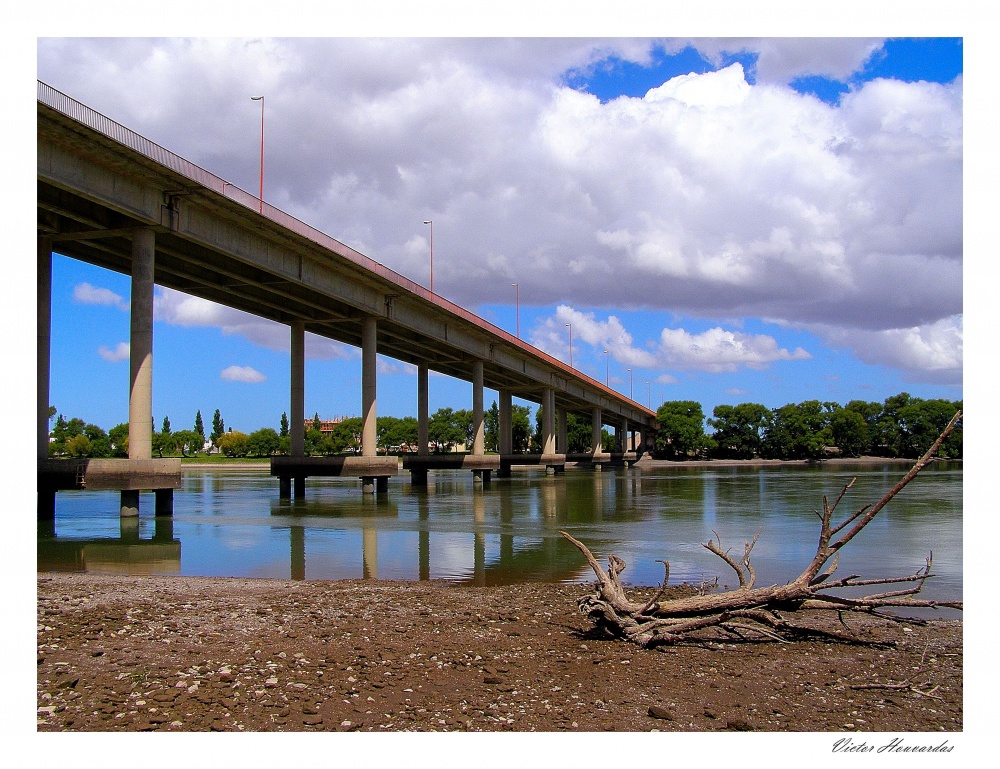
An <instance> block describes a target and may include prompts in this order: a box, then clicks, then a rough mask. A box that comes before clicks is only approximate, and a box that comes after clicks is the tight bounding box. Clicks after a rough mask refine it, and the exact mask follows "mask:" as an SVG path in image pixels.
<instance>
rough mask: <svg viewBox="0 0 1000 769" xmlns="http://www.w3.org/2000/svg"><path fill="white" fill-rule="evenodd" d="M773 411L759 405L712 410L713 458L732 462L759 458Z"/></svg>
mask: <svg viewBox="0 0 1000 769" xmlns="http://www.w3.org/2000/svg"><path fill="white" fill-rule="evenodd" d="M770 414H771V411H770V409H768V408H767V406H764V405H763V404H760V403H741V404H739V405H738V406H728V405H720V406H716V407H715V408H714V409H712V417H713V418H712V419H709V420H708V424H709V426H710V427H712V428H713V429H714V430H715V432H714V433H713V434H712V440H713V441H714V442H715V449H714V450H713V452H712V453H713V455H715V456H719V457H729V458H733V459H753V458H754V457H758V456H760V452H761V445H762V443H763V438H764V429H765V427H766V426H767V423H768V417H769V416H770Z"/></svg>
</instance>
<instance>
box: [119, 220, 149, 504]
mask: <svg viewBox="0 0 1000 769" xmlns="http://www.w3.org/2000/svg"><path fill="white" fill-rule="evenodd" d="M155 250H156V236H155V234H154V232H153V230H151V229H139V230H135V232H134V233H133V235H132V306H131V313H130V314H131V326H130V334H129V359H130V362H131V365H130V369H131V390H130V392H129V399H128V458H129V459H150V458H152V456H153V255H154V252H155ZM136 505H137V506H138V499H136ZM123 509H124V500H123ZM123 514H124V513H123Z"/></svg>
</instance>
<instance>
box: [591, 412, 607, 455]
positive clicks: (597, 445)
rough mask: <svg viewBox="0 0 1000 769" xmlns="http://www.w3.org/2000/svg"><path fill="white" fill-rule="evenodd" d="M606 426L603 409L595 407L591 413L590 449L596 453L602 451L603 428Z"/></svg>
mask: <svg viewBox="0 0 1000 769" xmlns="http://www.w3.org/2000/svg"><path fill="white" fill-rule="evenodd" d="M603 426H604V421H603V417H602V416H601V410H600V409H599V408H595V409H594V410H593V411H592V412H591V413H590V450H591V451H592V452H593V453H595V454H600V453H601V428H602V427H603Z"/></svg>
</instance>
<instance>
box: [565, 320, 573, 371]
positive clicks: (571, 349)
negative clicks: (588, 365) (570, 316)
mask: <svg viewBox="0 0 1000 769" xmlns="http://www.w3.org/2000/svg"><path fill="white" fill-rule="evenodd" d="M566 328H568V329H569V367H570V368H573V324H572V323H567V324H566Z"/></svg>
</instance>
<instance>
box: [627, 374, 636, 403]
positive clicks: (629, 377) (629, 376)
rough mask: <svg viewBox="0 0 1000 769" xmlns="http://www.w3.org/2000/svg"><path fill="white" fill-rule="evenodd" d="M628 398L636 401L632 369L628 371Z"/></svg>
mask: <svg viewBox="0 0 1000 769" xmlns="http://www.w3.org/2000/svg"><path fill="white" fill-rule="evenodd" d="M628 398H629V400H635V398H633V397H632V369H628Z"/></svg>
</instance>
